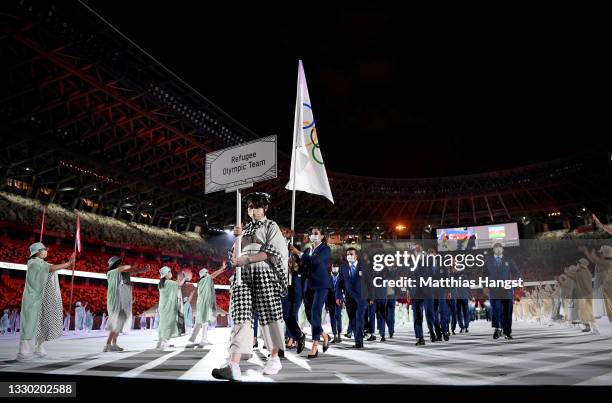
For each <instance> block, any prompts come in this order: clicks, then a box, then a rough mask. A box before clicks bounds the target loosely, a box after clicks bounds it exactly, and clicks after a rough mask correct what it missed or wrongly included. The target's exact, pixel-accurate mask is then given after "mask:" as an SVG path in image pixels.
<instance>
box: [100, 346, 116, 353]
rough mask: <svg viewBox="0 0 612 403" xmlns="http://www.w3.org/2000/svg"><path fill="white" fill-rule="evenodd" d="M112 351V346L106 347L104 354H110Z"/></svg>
mask: <svg viewBox="0 0 612 403" xmlns="http://www.w3.org/2000/svg"><path fill="white" fill-rule="evenodd" d="M111 351H113V346H112V345H111V344H107V345H105V346H104V350H102V352H103V353H110V352H111Z"/></svg>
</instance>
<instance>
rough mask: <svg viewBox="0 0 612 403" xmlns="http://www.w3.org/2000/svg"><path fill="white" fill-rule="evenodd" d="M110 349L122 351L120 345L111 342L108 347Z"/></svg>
mask: <svg viewBox="0 0 612 403" xmlns="http://www.w3.org/2000/svg"><path fill="white" fill-rule="evenodd" d="M110 351H123V349H122V348H121V347H119V346H118V345H116V344H113V345H111V347H110Z"/></svg>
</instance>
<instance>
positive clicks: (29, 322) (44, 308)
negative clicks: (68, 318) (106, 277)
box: [17, 242, 75, 360]
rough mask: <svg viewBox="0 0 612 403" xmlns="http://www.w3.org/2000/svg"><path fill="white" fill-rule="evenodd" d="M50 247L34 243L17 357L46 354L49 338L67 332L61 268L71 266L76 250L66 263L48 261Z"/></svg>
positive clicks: (24, 292) (52, 338) (23, 357)
mask: <svg viewBox="0 0 612 403" xmlns="http://www.w3.org/2000/svg"><path fill="white" fill-rule="evenodd" d="M46 258H47V248H46V247H45V245H43V244H42V243H41V242H36V243H33V244H32V245H30V258H29V259H28V270H27V272H26V280H25V288H24V290H23V297H22V299H21V316H20V318H21V330H20V334H21V335H20V342H19V352H18V353H17V360H30V359H32V358H33V357H34V356H36V357H39V358H42V357H44V356H46V354H47V353H46V351H45V349H44V347H43V343H44V342H45V341H49V340H54V339H57V338H59V337H60V336H61V335H62V334H63V324H64V322H63V321H64V315H63V307H62V296H61V294H60V288H59V281H58V279H57V271H58V270H61V269H66V268H68V267H70V266H71V265H72V264H73V263H74V260H75V254H74V253H73V254H72V256H70V260H68V261H67V262H66V263H62V264H51V263H47V262H46V261H45V259H46Z"/></svg>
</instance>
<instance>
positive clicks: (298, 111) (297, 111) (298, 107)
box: [288, 60, 304, 285]
mask: <svg viewBox="0 0 612 403" xmlns="http://www.w3.org/2000/svg"><path fill="white" fill-rule="evenodd" d="M301 67H302V61H301V60H300V62H299V66H298V85H297V96H296V102H295V115H296V117H295V120H296V122H295V126H294V129H293V154H292V156H293V158H291V160H292V162H293V164H292V165H293V166H292V167H291V170H292V176H293V189H292V192H291V245H293V237H294V234H295V179H296V176H295V173H296V166H297V155H296V153H297V149H298V142H297V136H298V132H299V130H301V128H302V121H303V120H304V119H303V117H302V113H303V105H302V103H303V101H302V88H301V87H302V78H301ZM291 280H292V276H291V273H289V279H288V281H289V285H291Z"/></svg>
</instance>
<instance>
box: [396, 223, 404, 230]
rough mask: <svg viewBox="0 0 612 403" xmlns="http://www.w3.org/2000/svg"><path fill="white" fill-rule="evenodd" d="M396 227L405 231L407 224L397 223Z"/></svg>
mask: <svg viewBox="0 0 612 403" xmlns="http://www.w3.org/2000/svg"><path fill="white" fill-rule="evenodd" d="M395 229H396V230H398V231H403V230H405V229H406V226H405V225H404V224H397V225H396V226H395Z"/></svg>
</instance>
